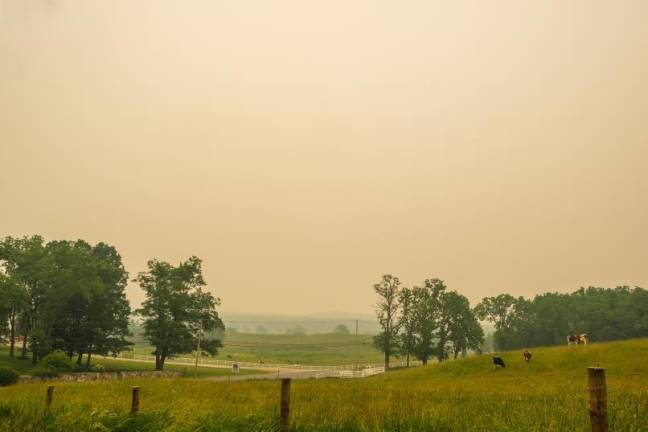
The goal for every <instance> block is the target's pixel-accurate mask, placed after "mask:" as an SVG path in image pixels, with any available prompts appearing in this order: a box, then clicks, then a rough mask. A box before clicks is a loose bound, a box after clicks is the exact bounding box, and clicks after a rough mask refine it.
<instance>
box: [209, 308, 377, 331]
mask: <svg viewBox="0 0 648 432" xmlns="http://www.w3.org/2000/svg"><path fill="white" fill-rule="evenodd" d="M221 318H222V319H223V321H224V322H225V326H226V327H227V329H228V330H230V331H232V330H233V331H236V332H239V333H260V334H261V333H271V334H286V333H294V332H295V331H298V332H299V331H302V332H305V333H307V334H316V333H332V332H333V331H334V329H335V328H336V327H337V326H338V325H340V324H342V325H344V326H346V327H347V328H348V329H349V331H350V332H351V333H355V329H356V322H357V325H358V334H376V333H378V331H379V325H378V321H376V318H375V317H374V316H372V315H368V314H356V313H347V312H325V313H316V314H308V315H278V314H254V313H240V312H222V313H221Z"/></svg>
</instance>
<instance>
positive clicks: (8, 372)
mask: <svg viewBox="0 0 648 432" xmlns="http://www.w3.org/2000/svg"><path fill="white" fill-rule="evenodd" d="M18 378H20V374H19V373H18V371H17V370H15V369H12V368H10V367H4V366H0V387H4V386H9V385H12V384H16V383H17V382H18Z"/></svg>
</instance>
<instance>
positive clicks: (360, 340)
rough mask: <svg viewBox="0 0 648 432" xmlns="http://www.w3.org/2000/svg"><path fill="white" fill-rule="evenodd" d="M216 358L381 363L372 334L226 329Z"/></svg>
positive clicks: (139, 350)
mask: <svg viewBox="0 0 648 432" xmlns="http://www.w3.org/2000/svg"><path fill="white" fill-rule="evenodd" d="M223 343H224V345H225V346H224V347H223V348H221V349H220V350H219V353H218V356H216V357H215V358H216V359H219V360H233V361H246V362H258V361H263V362H265V363H281V364H302V365H346V364H356V363H381V362H382V361H383V355H382V353H380V351H378V350H376V349H375V348H374V347H373V336H371V335H358V336H355V335H353V334H346V335H345V334H313V335H277V334H267V335H263V334H244V333H227V334H226V336H225V340H224V341H223ZM152 350H153V349H152V348H151V347H150V346H145V345H138V346H136V347H135V349H134V352H135V353H136V354H142V355H148V354H150V353H151V351H152Z"/></svg>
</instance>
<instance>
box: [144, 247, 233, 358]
mask: <svg viewBox="0 0 648 432" xmlns="http://www.w3.org/2000/svg"><path fill="white" fill-rule="evenodd" d="M136 280H137V282H138V283H139V285H140V287H141V288H142V289H143V290H144V293H145V294H146V300H145V301H144V302H143V303H142V307H141V308H140V309H139V310H138V311H137V313H138V314H139V315H140V316H141V317H142V320H143V327H144V336H145V338H146V339H147V340H148V341H149V342H150V343H151V345H153V346H154V347H155V350H154V351H153V354H154V355H155V369H156V370H162V369H163V368H164V363H165V361H166V360H167V359H168V358H169V357H172V356H174V355H177V354H181V353H189V352H192V351H193V350H194V349H196V347H197V346H198V344H200V350H204V351H206V352H208V353H209V354H216V353H217V350H218V348H219V347H220V346H222V344H221V341H220V339H219V338H218V337H216V336H215V331H216V330H224V328H225V327H224V325H223V322H222V321H221V319H220V317H219V316H218V312H217V311H216V306H218V305H219V304H220V300H219V299H218V298H215V297H214V296H213V295H212V294H211V293H209V292H206V291H203V287H204V286H205V285H206V284H205V280H204V279H203V276H202V262H201V260H200V259H199V258H198V257H195V256H193V257H191V258H189V259H188V260H187V261H185V262H181V263H180V264H179V265H178V266H173V265H171V264H169V263H167V262H164V261H158V260H152V261H149V262H148V271H147V272H142V273H140V274H139V275H138V276H137V279H136ZM205 335H207V337H205Z"/></svg>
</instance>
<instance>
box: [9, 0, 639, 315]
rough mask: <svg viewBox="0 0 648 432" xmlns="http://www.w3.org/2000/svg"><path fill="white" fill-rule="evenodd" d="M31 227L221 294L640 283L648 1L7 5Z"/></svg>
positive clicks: (254, 302) (21, 212) (344, 300)
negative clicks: (182, 266)
mask: <svg viewBox="0 0 648 432" xmlns="http://www.w3.org/2000/svg"><path fill="white" fill-rule="evenodd" d="M36 233H38V234H42V235H44V236H45V237H46V238H47V239H77V238H83V239H85V240H88V241H90V242H92V243H94V242H98V241H106V242H108V243H111V244H113V245H115V246H116V247H117V248H118V250H119V251H120V252H121V254H122V256H123V258H124V261H125V264H126V267H127V269H128V270H129V271H130V272H131V275H132V276H134V275H135V274H136V273H137V272H139V271H142V270H144V269H145V265H146V261H147V260H148V259H151V258H154V257H156V258H159V259H162V260H168V261H171V262H174V263H177V262H178V261H180V260H182V259H185V258H187V257H188V256H190V255H193V254H195V255H198V256H199V257H201V258H202V259H203V260H204V271H205V277H206V280H207V282H208V283H209V287H210V289H212V291H213V292H214V293H215V294H216V295H218V296H219V297H221V299H222V301H223V309H224V310H226V311H227V310H229V311H258V312H266V313H271V312H277V313H294V314H298V313H310V312H318V311H350V312H354V311H357V312H367V311H371V307H372V304H373V303H374V301H375V297H374V294H373V292H372V288H371V286H372V284H373V283H374V282H376V281H377V280H378V279H379V277H380V275H382V274H383V273H393V274H395V275H398V276H400V277H401V279H402V280H403V281H404V282H405V283H406V284H407V285H411V284H416V283H420V282H421V281H422V280H423V279H425V278H427V277H439V278H442V279H444V280H445V281H446V282H447V284H448V285H449V287H450V288H452V289H456V290H458V291H460V292H461V293H463V294H465V295H467V296H468V297H469V298H470V299H471V301H473V302H474V301H477V300H479V299H480V298H481V297H483V296H486V295H494V294H498V293H501V292H509V293H512V294H515V295H533V294H535V293H538V292H542V291H549V290H551V291H571V290H575V289H577V288H578V287H580V286H582V285H585V286H587V285H600V286H615V285H617V284H628V285H641V286H644V287H648V2H647V1H645V0H636V1H632V0H619V1H609V0H605V1H592V0H588V1H578V0H573V1H564V0H542V1H540V0H538V1H520V0H500V1H479V2H477V1H467V0H466V1H458V0H454V1H436V0H425V1H423V0H420V1H398V2H396V1H380V0H371V1H369V0H344V1H337V0H326V1H318V2H315V1H305V0H290V1H281V0H276V1H270V0H263V1H262V0H259V1H246V0H232V1H217V0H210V1H207V0H204V1H198V0H176V1H172V0H139V1H133V0H103V1H100V0H49V1H46V0H0V236H4V235H13V236H20V235H27V234H36ZM129 290H130V291H129V297H130V298H131V300H133V301H134V302H139V301H140V300H141V298H142V296H141V294H140V293H139V290H138V288H137V287H135V286H132V287H130V288H129Z"/></svg>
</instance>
